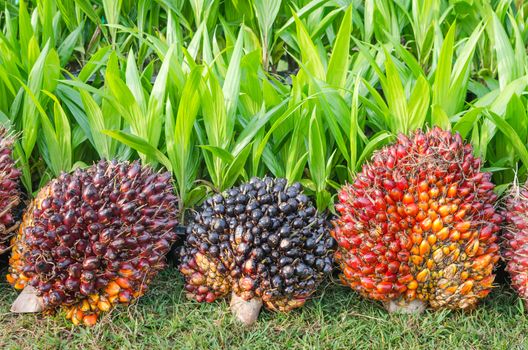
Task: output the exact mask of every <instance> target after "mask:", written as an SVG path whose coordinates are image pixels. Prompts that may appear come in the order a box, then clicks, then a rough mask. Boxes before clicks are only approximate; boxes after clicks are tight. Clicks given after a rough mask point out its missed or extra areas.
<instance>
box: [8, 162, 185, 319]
mask: <svg viewBox="0 0 528 350" xmlns="http://www.w3.org/2000/svg"><path fill="white" fill-rule="evenodd" d="M177 208H178V205H177V199H176V197H175V196H174V194H173V187H172V185H171V181H170V174H169V173H156V172H154V171H153V170H152V169H151V168H150V167H142V166H141V165H140V163H139V162H134V163H130V164H129V163H127V162H123V163H119V162H117V161H113V162H107V161H101V162H99V163H98V164H96V165H93V166H91V167H89V168H87V169H85V170H79V169H78V170H76V171H75V172H74V173H73V174H62V175H61V176H60V177H59V178H58V179H55V180H53V181H52V182H51V183H49V184H48V185H47V186H46V187H44V188H43V189H42V190H41V191H40V192H39V194H38V196H37V197H36V198H35V200H34V201H33V203H32V204H31V206H30V207H29V208H28V210H27V212H26V213H25V215H24V218H23V222H22V224H21V226H20V230H19V234H18V237H16V238H15V239H14V247H13V252H12V255H11V258H10V269H9V274H8V276H7V279H8V281H9V282H10V283H11V284H13V285H14V287H15V288H16V289H23V288H24V287H25V286H26V285H30V286H33V287H34V288H36V289H37V293H38V295H39V296H41V298H42V302H43V304H44V307H45V309H46V310H47V311H53V310H54V309H55V308H57V307H60V306H63V307H64V308H65V309H66V310H67V318H68V319H71V320H72V322H73V323H74V324H79V323H81V322H83V323H85V324H87V325H93V324H94V323H95V322H96V321H97V318H98V316H99V314H100V313H101V312H103V311H108V310H109V309H110V308H111V307H112V306H113V305H116V304H118V303H123V304H128V303H130V302H132V301H133V300H134V299H135V298H138V297H140V296H141V295H143V294H144V293H145V292H146V290H147V285H148V284H149V282H150V281H151V280H152V278H153V277H154V276H155V275H156V274H157V272H158V271H159V270H161V269H162V268H163V267H164V266H165V254H166V253H167V252H168V251H169V248H170V246H171V244H172V243H173V242H174V240H175V239H176V234H175V228H176V226H177V224H178V222H177V219H176V218H177Z"/></svg>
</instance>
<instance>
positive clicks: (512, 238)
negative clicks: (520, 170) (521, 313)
mask: <svg viewBox="0 0 528 350" xmlns="http://www.w3.org/2000/svg"><path fill="white" fill-rule="evenodd" d="M504 203H505V206H504V210H503V214H504V217H505V218H506V224H505V227H504V230H503V236H502V238H503V247H504V249H503V255H502V256H503V258H504V260H505V261H506V271H508V273H509V274H510V278H511V283H512V287H513V288H514V289H515V291H516V292H517V294H519V297H520V298H521V299H522V300H523V301H524V303H525V304H526V306H527V307H528V182H527V183H525V184H524V186H519V185H518V184H517V183H515V184H514V185H513V187H512V189H511V191H510V193H509V195H508V196H507V197H506V199H505V202H504Z"/></svg>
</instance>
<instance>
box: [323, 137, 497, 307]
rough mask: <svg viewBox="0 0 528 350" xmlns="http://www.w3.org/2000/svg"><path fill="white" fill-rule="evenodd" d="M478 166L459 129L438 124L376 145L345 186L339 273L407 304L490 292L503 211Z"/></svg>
mask: <svg viewBox="0 0 528 350" xmlns="http://www.w3.org/2000/svg"><path fill="white" fill-rule="evenodd" d="M480 166H481V160H480V159H479V158H475V157H474V156H473V154H472V148H471V146H470V145H469V144H464V143H463V141H462V138H461V137H460V135H458V134H455V135H454V134H452V133H450V132H449V131H443V130H441V129H439V128H437V127H435V128H433V129H431V130H429V131H427V132H424V131H421V130H418V131H416V132H414V133H413V134H412V135H410V137H407V136H404V135H399V136H398V138H397V141H396V142H395V143H394V144H392V145H388V146H386V147H384V148H383V149H381V150H380V151H378V152H377V153H375V154H374V155H373V157H372V160H371V162H370V163H368V164H365V165H364V166H363V168H362V170H361V172H360V173H358V174H357V176H356V178H355V181H354V182H353V183H352V184H348V185H346V186H344V187H343V188H342V189H341V191H340V193H339V195H338V197H339V203H338V204H337V205H336V209H337V211H338V212H339V214H340V216H339V218H338V219H337V220H336V221H335V223H334V224H335V228H334V230H333V231H332V235H333V236H334V237H335V239H336V240H337V243H338V246H339V249H338V251H337V252H336V254H335V258H336V261H337V262H338V263H339V265H340V268H341V270H342V276H341V279H342V281H343V282H344V283H345V284H347V285H349V286H350V287H352V288H353V289H355V290H356V291H358V292H359V293H360V294H361V295H363V296H365V297H368V298H371V299H375V300H380V301H383V302H385V306H387V307H388V308H389V310H395V309H397V310H399V311H402V312H408V309H407V310H406V307H407V306H409V305H410V304H416V303H418V304H420V305H422V308H421V309H423V307H426V306H430V307H431V308H433V309H438V308H449V309H455V308H461V309H467V308H470V307H472V306H474V305H475V304H476V303H477V301H478V299H480V298H483V297H485V296H486V295H487V294H488V293H489V292H490V290H491V288H492V283H493V280H494V275H493V268H494V265H495V263H496V262H497V261H498V259H499V252H498V251H499V246H498V244H497V232H498V231H499V224H501V221H502V216H501V215H500V214H499V213H498V211H497V210H496V209H495V207H494V204H495V202H496V200H497V196H496V195H495V194H494V193H493V188H494V185H493V184H492V183H491V180H490V179H491V174H490V173H483V172H481V171H480ZM391 305H397V306H399V307H400V308H391Z"/></svg>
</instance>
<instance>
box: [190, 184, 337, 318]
mask: <svg viewBox="0 0 528 350" xmlns="http://www.w3.org/2000/svg"><path fill="white" fill-rule="evenodd" d="M334 246H335V241H334V240H333V239H332V237H331V236H330V234H329V232H328V227H327V224H326V221H325V219H324V218H323V217H322V216H321V215H319V214H318V213H317V211H316V209H315V208H314V207H313V206H312V205H311V203H310V201H309V199H308V197H307V196H306V195H305V194H303V193H302V191H301V185H300V184H299V183H294V184H292V185H291V186H288V185H287V182H286V180H285V179H273V178H270V177H265V178H263V179H259V178H252V179H251V180H250V182H249V183H246V184H243V185H241V186H239V187H236V188H232V189H229V190H228V191H226V192H225V193H224V194H216V195H214V196H213V197H210V198H208V199H207V200H206V201H205V202H204V204H203V205H202V207H201V208H200V209H199V210H198V211H197V212H196V215H195V216H194V219H193V220H192V222H191V223H190V225H189V226H188V227H187V239H186V242H185V244H184V246H183V247H182V249H181V253H180V261H181V262H180V271H181V272H182V274H183V275H184V276H185V289H186V291H187V296H188V297H189V298H191V299H195V300H197V301H199V302H202V301H207V302H212V301H214V300H216V299H218V298H222V297H225V296H227V295H228V294H229V293H232V301H231V306H232V308H233V311H234V313H235V314H236V316H237V317H238V318H239V319H240V320H242V321H243V322H245V323H247V324H250V323H252V322H254V321H255V320H256V317H257V316H258V312H259V310H260V307H261V305H262V303H264V304H265V306H266V307H267V308H269V309H272V310H276V311H289V310H292V309H294V308H297V307H300V306H302V305H303V304H304V303H305V301H306V299H307V298H309V297H310V296H311V295H312V294H313V293H314V291H315V290H316V288H317V286H318V285H319V284H320V283H321V281H322V280H323V277H324V276H325V275H327V274H329V273H330V272H331V271H332V264H333V259H332V255H333V252H334ZM248 306H249V307H248ZM244 308H249V310H245V311H244V310H242V309H244ZM246 312H247V313H246Z"/></svg>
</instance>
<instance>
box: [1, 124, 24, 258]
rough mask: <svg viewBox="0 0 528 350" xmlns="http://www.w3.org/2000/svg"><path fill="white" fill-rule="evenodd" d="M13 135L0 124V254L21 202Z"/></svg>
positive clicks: (4, 248)
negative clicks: (14, 157)
mask: <svg viewBox="0 0 528 350" xmlns="http://www.w3.org/2000/svg"><path fill="white" fill-rule="evenodd" d="M14 142H15V137H14V135H13V134H12V133H10V131H9V129H7V128H6V127H4V126H0V254H1V253H3V252H5V251H6V250H7V249H8V248H9V246H10V242H9V241H10V239H11V237H12V236H13V234H14V233H15V232H16V229H17V227H18V222H17V215H16V211H17V209H18V207H19V206H20V203H21V199H20V198H21V192H20V175H21V172H20V170H19V169H17V168H16V164H15V160H14V159H13V156H12V153H13V144H14Z"/></svg>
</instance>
